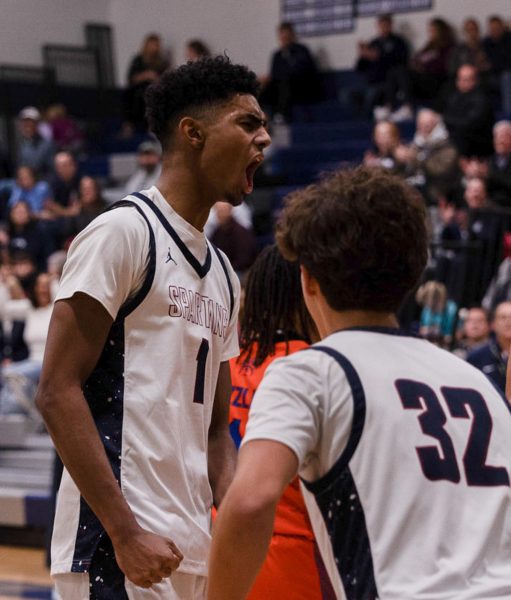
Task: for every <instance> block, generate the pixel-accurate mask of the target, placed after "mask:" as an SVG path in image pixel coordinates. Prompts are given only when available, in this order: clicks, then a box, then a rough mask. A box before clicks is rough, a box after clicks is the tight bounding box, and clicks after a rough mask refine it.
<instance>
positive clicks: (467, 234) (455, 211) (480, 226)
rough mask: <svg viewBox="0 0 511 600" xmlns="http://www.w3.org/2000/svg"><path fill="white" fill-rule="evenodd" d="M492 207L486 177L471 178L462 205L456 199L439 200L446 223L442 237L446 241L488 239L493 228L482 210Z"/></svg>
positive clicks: (441, 214)
mask: <svg viewBox="0 0 511 600" xmlns="http://www.w3.org/2000/svg"><path fill="white" fill-rule="evenodd" d="M492 207H494V203H493V202H492V201H491V199H490V197H489V196H488V191H487V188H486V183H485V181H484V179H481V178H480V177H473V178H472V179H469V180H468V182H467V184H466V187H465V190H464V193H463V203H462V204H461V205H460V204H458V205H457V204H456V199H454V200H453V199H445V198H442V199H441V200H440V202H439V205H438V209H439V215H440V218H441V219H442V221H443V224H444V225H443V230H442V232H441V235H440V238H441V239H442V240H444V241H459V240H472V241H474V240H481V241H488V240H489V239H490V238H491V237H492V235H493V229H492V227H491V223H488V221H487V220H486V219H485V218H484V214H482V213H481V212H480V211H485V210H488V209H491V208H492Z"/></svg>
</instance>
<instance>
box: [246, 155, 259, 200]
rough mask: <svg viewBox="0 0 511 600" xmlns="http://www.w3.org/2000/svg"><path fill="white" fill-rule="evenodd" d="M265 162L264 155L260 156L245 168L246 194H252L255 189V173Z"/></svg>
mask: <svg viewBox="0 0 511 600" xmlns="http://www.w3.org/2000/svg"><path fill="white" fill-rule="evenodd" d="M262 162H263V157H262V156H258V157H257V158H255V159H254V160H253V161H252V162H251V163H249V165H248V167H247V168H246V170H245V179H246V181H245V188H244V190H243V191H244V193H245V194H247V195H248V194H251V193H252V192H253V191H254V174H255V172H256V171H257V169H258V167H259V165H261V163H262Z"/></svg>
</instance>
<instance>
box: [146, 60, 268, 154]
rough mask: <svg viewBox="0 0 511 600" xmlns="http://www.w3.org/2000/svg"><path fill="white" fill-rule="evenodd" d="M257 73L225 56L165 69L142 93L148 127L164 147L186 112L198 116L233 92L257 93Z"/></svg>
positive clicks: (255, 94) (227, 97) (228, 97)
mask: <svg viewBox="0 0 511 600" xmlns="http://www.w3.org/2000/svg"><path fill="white" fill-rule="evenodd" d="M258 92H259V82H258V81H257V77H256V74H255V73H254V72H253V71H250V70H249V69H248V68H247V67H245V66H243V65H235V64H233V63H232V62H231V61H230V59H229V58H227V57H226V56H215V57H213V58H209V57H208V58H203V59H201V60H198V61H196V62H188V63H186V64H184V65H182V66H180V67H179V68H177V69H175V70H168V71H166V72H165V73H164V74H163V75H162V76H161V78H160V79H159V80H158V81H157V82H155V83H153V84H152V85H150V86H149V87H148V89H147V91H146V93H145V102H146V118H147V122H148V124H149V129H150V130H151V131H152V132H153V133H154V135H155V136H156V137H157V138H158V140H159V141H160V143H161V145H162V148H163V149H164V150H165V149H166V148H167V146H168V141H169V136H170V134H171V132H172V130H173V129H174V127H175V126H176V125H177V123H178V122H179V120H180V119H181V118H182V117H184V116H185V115H186V114H188V115H190V116H198V115H199V113H200V111H201V110H202V109H204V108H206V107H212V106H214V105H216V104H219V103H220V102H224V101H226V100H229V99H230V98H231V97H232V96H234V95H235V94H252V95H253V96H257V94H258Z"/></svg>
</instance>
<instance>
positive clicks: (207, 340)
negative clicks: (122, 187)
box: [52, 187, 239, 575]
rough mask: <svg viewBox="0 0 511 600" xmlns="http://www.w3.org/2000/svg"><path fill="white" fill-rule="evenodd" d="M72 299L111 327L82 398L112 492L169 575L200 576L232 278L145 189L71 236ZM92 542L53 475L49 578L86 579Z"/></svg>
mask: <svg viewBox="0 0 511 600" xmlns="http://www.w3.org/2000/svg"><path fill="white" fill-rule="evenodd" d="M76 292H82V293H85V294H88V295H89V296H91V297H92V298H95V299H96V300H98V302H100V303H101V304H102V305H103V306H104V307H105V309H106V310H107V311H108V312H109V314H110V315H111V317H112V319H114V322H113V325H112V328H111V330H110V332H109V335H108V338H107V342H106V344H105V347H104V349H103V352H102V355H101V357H100V359H99V362H98V364H97V365H96V367H95V369H94V371H93V372H92V374H91V375H90V377H89V379H88V381H87V382H86V384H85V386H84V390H83V391H84V395H85V398H86V399H87V402H88V404H89V407H90V410H91V412H92V415H93V418H94V421H95V424H96V427H97V428H98V431H99V434H100V437H101V440H102V442H103V445H104V447H105V451H106V454H107V456H108V459H109V461H110V464H111V467H112V470H113V472H114V474H115V476H116V478H117V479H118V481H119V484H120V486H121V489H122V492H123V494H124V496H125V498H126V500H127V502H128V504H129V505H130V507H131V509H132V510H133V512H134V514H135V517H136V519H137V521H138V523H139V525H140V526H141V527H143V528H145V529H147V530H149V531H152V532H154V533H158V534H161V535H163V536H166V537H170V538H172V539H173V540H174V541H175V543H176V545H177V546H178V547H179V549H180V550H181V552H182V553H183V555H184V559H183V561H182V563H181V565H180V571H183V572H186V573H193V574H198V575H205V574H206V572H207V570H206V560H207V554H208V550H209V543H210V520H211V506H212V503H213V500H212V493H211V487H210V484H209V479H208V468H207V448H208V431H209V426H210V422H211V415H212V409H213V398H214V394H215V389H216V384H217V379H218V372H219V367H220V363H221V362H224V361H228V360H229V359H230V358H232V357H233V356H236V355H237V354H238V341H237V327H236V321H237V311H238V303H239V299H238V298H239V282H238V280H237V278H236V275H235V273H234V271H233V270H232V267H231V266H230V264H229V263H228V261H227V259H226V258H225V256H223V255H222V254H221V253H220V252H219V251H217V250H216V249H215V248H214V247H213V246H212V245H211V244H210V243H209V242H208V241H207V240H206V238H205V237H204V234H203V233H202V232H199V231H197V230H196V229H194V228H193V227H192V226H191V225H190V224H189V223H187V222H186V221H185V220H184V219H182V218H181V217H180V216H179V215H178V214H177V213H176V212H174V211H173V210H172V208H171V207H170V205H169V204H168V203H167V202H166V201H165V199H164V198H163V196H161V194H160V192H159V191H158V189H157V188H156V187H153V188H151V189H150V190H148V191H146V192H144V194H133V195H131V196H128V197H127V198H126V200H125V201H124V202H121V203H120V205H119V206H118V207H117V208H115V209H114V210H110V211H108V212H106V213H104V214H103V215H101V216H99V217H98V218H97V219H95V220H94V221H93V222H92V223H91V224H90V225H89V227H88V228H87V229H85V230H84V231H83V232H82V233H81V234H80V235H79V236H78V237H77V238H76V239H75V241H74V242H73V244H72V246H71V249H70V252H69V256H68V261H67V263H66V266H65V269H64V273H63V277H62V281H61V287H60V291H59V293H58V297H57V300H59V299H64V298H70V297H72V296H73V295H74V294H75V293H76ZM71 343H72V342H71ZM103 534H104V532H103V529H102V527H101V524H100V523H99V521H98V520H97V518H96V517H95V515H94V514H93V513H92V511H91V510H90V508H89V507H88V505H87V504H86V502H85V501H84V499H83V498H82V497H81V496H80V493H79V491H78V489H77V487H76V486H75V484H74V483H73V481H72V480H71V478H70V476H69V474H68V473H67V471H64V475H63V479H62V484H61V487H60V491H59V497H58V503H57V515H56V521H55V529H54V535H53V541H52V571H53V573H63V572H68V571H74V572H82V571H88V568H89V565H90V562H91V560H92V558H93V556H94V553H95V552H96V547H97V544H98V542H99V539H100V537H101V536H102V535H103Z"/></svg>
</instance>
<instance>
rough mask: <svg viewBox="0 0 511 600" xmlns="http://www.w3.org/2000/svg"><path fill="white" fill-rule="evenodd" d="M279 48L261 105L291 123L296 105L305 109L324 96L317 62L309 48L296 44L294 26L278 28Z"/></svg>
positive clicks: (272, 62) (288, 25) (285, 24)
mask: <svg viewBox="0 0 511 600" xmlns="http://www.w3.org/2000/svg"><path fill="white" fill-rule="evenodd" d="M277 32H278V37H279V44H280V49H279V50H277V51H275V52H274V53H273V55H272V59H271V68H270V75H269V78H268V79H267V80H266V81H265V82H264V84H265V85H264V89H263V91H262V94H261V104H262V105H264V106H266V105H267V106H269V107H270V110H271V114H272V115H273V117H274V119H275V120H282V119H283V120H285V121H291V119H292V109H293V106H296V105H300V106H306V105H309V104H311V103H313V102H316V101H318V100H319V99H320V98H321V96H322V90H321V82H320V78H319V74H318V68H317V66H316V62H315V60H314V58H313V56H312V54H311V53H310V51H309V49H308V48H307V46H305V45H304V44H300V43H298V42H297V41H296V34H295V30H294V27H293V25H292V24H291V23H287V22H286V23H281V24H280V25H279V27H278V30H277Z"/></svg>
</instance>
